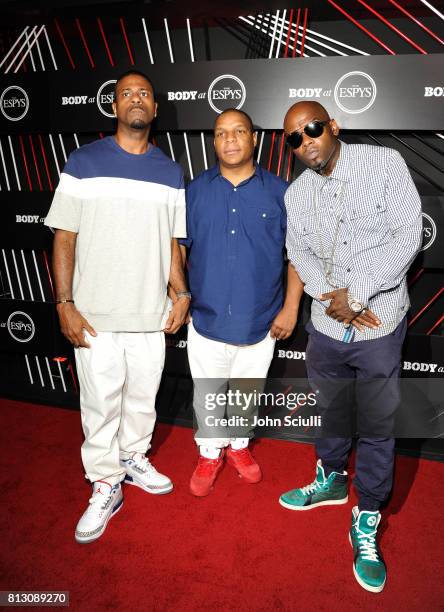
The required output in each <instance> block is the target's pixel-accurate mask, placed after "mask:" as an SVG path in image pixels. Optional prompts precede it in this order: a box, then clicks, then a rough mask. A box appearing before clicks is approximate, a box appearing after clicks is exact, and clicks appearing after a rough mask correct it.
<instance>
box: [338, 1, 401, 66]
mask: <svg viewBox="0 0 444 612" xmlns="http://www.w3.org/2000/svg"><path fill="white" fill-rule="evenodd" d="M327 2H328V3H329V4H331V5H332V6H334V7H335V9H336V10H338V11H339V12H340V13H342V14H343V15H344V16H345V17H347V19H348V20H349V21H351V22H352V23H354V24H355V26H356V27H358V28H359V29H360V30H362V31H363V32H365V33H366V34H367V35H368V36H370V38H371V39H372V40H374V41H375V42H376V43H378V45H380V46H381V47H382V48H383V49H385V50H386V51H387V52H388V53H390V55H396V53H395V52H394V51H393V50H392V49H390V47H388V46H387V45H386V44H385V43H383V42H382V40H380V39H379V38H378V37H377V36H375V35H374V34H372V33H371V32H370V30H367V28H365V27H364V26H363V25H361V24H360V23H359V21H356V19H353V17H352V16H351V15H350V14H349V13H347V11H345V10H344V9H343V8H342V7H340V6H339V5H338V4H336V2H333V0H327Z"/></svg>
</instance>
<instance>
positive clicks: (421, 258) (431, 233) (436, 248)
mask: <svg viewBox="0 0 444 612" xmlns="http://www.w3.org/2000/svg"><path fill="white" fill-rule="evenodd" d="M421 202H422V213H423V214H422V216H423V222H422V225H423V241H422V250H421V251H420V253H419V255H418V258H417V263H421V265H422V267H424V268H441V269H442V268H443V265H444V261H443V252H444V248H443V247H444V242H443V238H444V197H438V196H423V197H421Z"/></svg>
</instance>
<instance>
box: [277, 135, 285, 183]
mask: <svg viewBox="0 0 444 612" xmlns="http://www.w3.org/2000/svg"><path fill="white" fill-rule="evenodd" d="M284 144H285V134H284V132H282V134H281V142H280V145H279V159H278V167H277V172H276V174H277V175H278V176H280V175H281V165H282V153H283V152H284Z"/></svg>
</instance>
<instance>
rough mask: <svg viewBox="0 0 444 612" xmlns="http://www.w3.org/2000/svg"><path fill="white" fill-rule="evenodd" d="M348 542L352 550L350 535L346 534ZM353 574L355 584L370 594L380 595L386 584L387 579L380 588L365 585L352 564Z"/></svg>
mask: <svg viewBox="0 0 444 612" xmlns="http://www.w3.org/2000/svg"><path fill="white" fill-rule="evenodd" d="M348 541H349V542H350V545H351V547H352V548H353V542H352V540H351V535H350V533H349V534H348ZM353 574H354V577H355V578H356V582H357V583H358V584H359V585H360V586H361V587H362V588H363V589H365V590H366V591H369V592H370V593H380V592H381V591H382V590H383V588H384V587H385V583H386V581H387V578H386V579H385V580H384V582H383V583H382V584H381V586H378V587H374V586H371V585H370V584H367V583H366V582H364V581H363V580H362V578H361V577H360V576H359V575H358V572H357V571H356V568H355V564H354V563H353Z"/></svg>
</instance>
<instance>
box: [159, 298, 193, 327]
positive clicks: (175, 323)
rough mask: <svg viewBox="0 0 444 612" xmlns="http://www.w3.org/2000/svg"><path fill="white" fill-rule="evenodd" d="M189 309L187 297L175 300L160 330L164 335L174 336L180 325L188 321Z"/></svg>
mask: <svg viewBox="0 0 444 612" xmlns="http://www.w3.org/2000/svg"><path fill="white" fill-rule="evenodd" d="M189 308H190V300H189V298H187V297H181V298H179V299H178V300H176V301H175V302H174V304H173V307H172V309H171V310H170V315H169V317H168V320H167V322H166V324H165V328H164V329H163V330H162V331H164V332H165V333H166V334H175V333H176V332H177V331H178V330H179V329H180V328H181V327H182V325H183V324H184V323H185V322H186V321H187V320H188V310H189Z"/></svg>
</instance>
